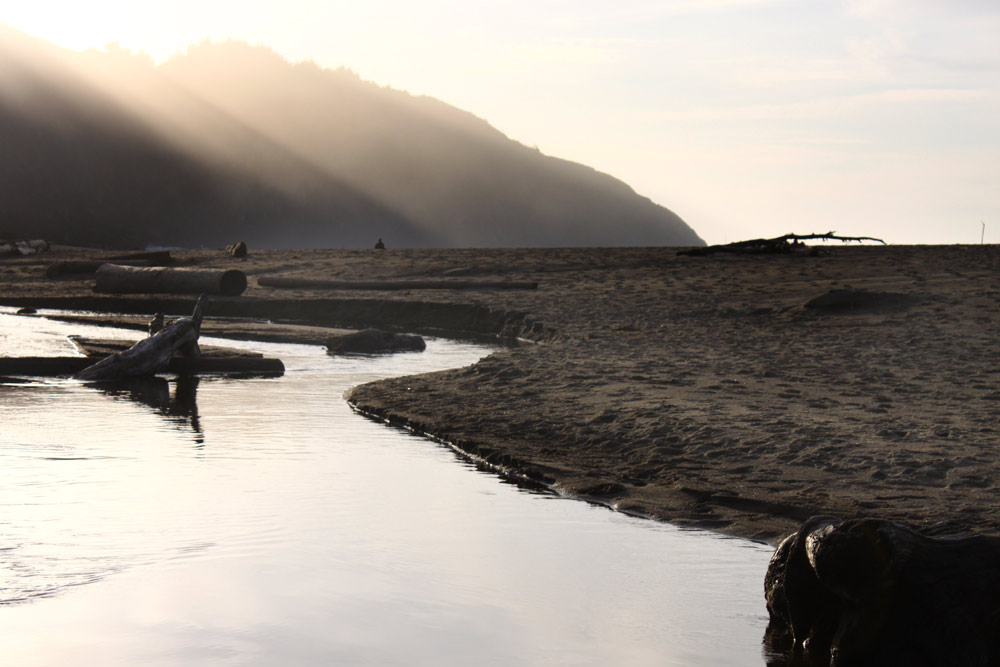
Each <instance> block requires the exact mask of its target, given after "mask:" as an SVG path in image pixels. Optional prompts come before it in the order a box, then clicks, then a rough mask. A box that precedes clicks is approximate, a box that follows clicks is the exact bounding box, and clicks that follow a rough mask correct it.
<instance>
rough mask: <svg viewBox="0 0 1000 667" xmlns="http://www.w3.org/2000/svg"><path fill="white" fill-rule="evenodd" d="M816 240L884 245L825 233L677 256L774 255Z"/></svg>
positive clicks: (787, 236) (680, 252) (752, 241)
mask: <svg viewBox="0 0 1000 667" xmlns="http://www.w3.org/2000/svg"><path fill="white" fill-rule="evenodd" d="M816 239H821V240H824V241H841V242H843V243H849V242H851V241H857V242H858V243H861V242H862V241H872V242H874V243H881V244H882V245H885V244H886V243H885V241H883V240H882V239H876V238H872V237H870V236H837V233H836V232H827V233H826V234H785V235H784V236H778V237H776V238H773V239H750V240H749V241H736V242H735V243H725V244H721V245H710V246H706V247H704V248H691V249H689V250H678V251H677V254H678V255H688V256H691V257H703V256H705V255H714V254H715V253H717V252H729V253H745V254H764V255H774V254H783V253H787V252H792V251H793V250H795V249H797V248H801V247H803V245H804V244H803V243H802V241H813V240H816Z"/></svg>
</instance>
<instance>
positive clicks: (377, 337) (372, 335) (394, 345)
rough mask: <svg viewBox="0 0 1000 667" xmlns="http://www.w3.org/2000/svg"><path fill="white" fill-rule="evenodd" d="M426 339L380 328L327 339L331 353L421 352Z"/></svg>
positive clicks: (327, 345) (327, 346) (328, 350)
mask: <svg viewBox="0 0 1000 667" xmlns="http://www.w3.org/2000/svg"><path fill="white" fill-rule="evenodd" d="M426 347H427V345H426V344H425V343H424V339H423V338H421V337H420V336H415V335H413V334H397V333H389V332H387V331H380V330H379V329H365V330H363V331H358V332H355V333H352V334H346V335H344V336H331V337H330V338H328V339H327V341H326V348H327V352H328V353H329V354H390V353H392V352H421V351H422V350H424V348H426Z"/></svg>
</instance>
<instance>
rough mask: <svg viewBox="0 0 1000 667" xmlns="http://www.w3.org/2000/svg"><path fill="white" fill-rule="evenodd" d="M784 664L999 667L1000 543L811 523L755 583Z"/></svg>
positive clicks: (769, 639) (861, 523)
mask: <svg viewBox="0 0 1000 667" xmlns="http://www.w3.org/2000/svg"><path fill="white" fill-rule="evenodd" d="M764 589H765V598H766V600H767V609H768V612H769V613H770V617H771V622H770V625H769V626H768V630H767V635H766V636H765V643H766V644H768V645H769V646H770V648H771V649H772V650H776V651H779V652H785V651H787V652H788V653H789V660H788V663H787V664H788V665H789V667H791V666H793V665H803V666H804V665H837V666H838V667H848V666H856V667H860V666H869V665H870V666H873V667H874V666H882V665H908V666H923V665H926V666H931V665H933V666H938V665H983V666H986V665H1000V538H996V537H985V536H972V537H941V538H934V537H928V536H927V535H923V534H921V533H919V532H917V531H915V530H913V529H911V528H908V527H906V526H903V525H900V524H897V523H891V522H889V521H881V520H876V519H856V520H849V521H843V522H842V521H839V520H838V519H835V518H833V517H813V518H811V519H809V520H808V521H806V522H805V523H804V524H803V525H802V527H801V528H800V529H799V531H798V532H797V533H795V534H793V535H791V536H789V537H788V538H786V539H785V540H784V541H783V542H782V543H781V545H780V546H779V547H778V549H777V551H776V552H775V554H774V556H773V557H772V559H771V562H770V564H769V565H768V569H767V575H766V577H765V582H764Z"/></svg>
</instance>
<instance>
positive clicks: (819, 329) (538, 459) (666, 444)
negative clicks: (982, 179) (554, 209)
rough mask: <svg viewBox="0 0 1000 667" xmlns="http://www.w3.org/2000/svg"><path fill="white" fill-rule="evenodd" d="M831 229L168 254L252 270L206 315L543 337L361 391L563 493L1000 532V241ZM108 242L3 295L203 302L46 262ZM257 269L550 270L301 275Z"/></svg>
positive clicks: (53, 300)
mask: <svg viewBox="0 0 1000 667" xmlns="http://www.w3.org/2000/svg"><path fill="white" fill-rule="evenodd" d="M819 250H820V252H819V253H806V252H803V253H796V254H792V255H782V256H761V255H758V256H723V255H716V256H712V257H678V256H676V254H675V250H674V249H667V248H647V249H557V250H546V249H537V250H536V249H533V250H398V251H397V250H389V251H385V252H376V251H337V250H329V251H273V252H253V250H252V249H251V256H250V258H249V259H248V260H247V261H245V262H240V261H239V260H235V259H232V258H230V257H228V256H226V255H224V254H223V253H221V252H207V251H205V252H179V253H175V254H176V255H177V257H178V258H179V259H180V260H181V261H182V262H185V263H190V264H193V265H198V266H211V267H220V268H238V269H241V270H243V271H245V272H246V273H247V274H248V276H249V278H250V281H249V282H250V287H249V288H248V289H247V291H246V293H245V294H244V295H243V296H240V297H218V298H213V300H212V302H211V303H210V308H209V310H208V315H209V316H213V315H227V316H243V317H264V318H268V319H274V320H290V321H294V322H297V323H300V324H301V323H311V324H316V325H322V326H326V327H334V326H347V327H350V326H364V325H368V324H375V325H379V326H394V327H395V328H398V329H401V330H404V329H405V330H418V331H424V332H426V333H439V334H444V335H453V336H467V337H468V336H477V337H491V336H492V337H495V336H496V335H498V334H502V335H503V336H505V337H507V338H521V339H527V340H532V341H535V343H536V344H530V345H522V346H518V347H511V348H506V349H503V350H501V351H499V352H497V353H495V354H493V355H491V356H489V357H487V358H486V359H484V360H482V361H481V362H479V363H478V364H475V365H473V366H470V367H468V368H463V369H458V370H452V371H445V372H441V373H432V374H428V375H422V376H411V377H406V378H399V379H395V380H385V381H381V382H377V383H373V384H369V385H364V386H361V387H357V388H355V389H354V390H352V392H351V393H350V396H349V398H350V400H351V402H352V403H353V404H355V405H356V406H357V407H358V408H359V409H361V410H363V411H365V412H368V413H372V414H377V415H379V416H382V417H384V418H388V419H391V420H393V421H395V422H396V423H401V424H405V425H409V426H411V427H413V428H416V429H418V430H421V431H423V432H426V433H429V434H432V435H434V436H435V437H438V438H440V439H443V440H447V441H449V442H452V443H453V444H455V445H456V446H458V447H460V448H462V449H464V450H466V451H468V452H470V453H472V454H473V455H475V456H478V457H481V458H483V459H485V460H486V461H488V462H490V463H492V464H495V465H498V466H502V467H506V468H508V469H510V470H512V471H514V472H515V473H516V474H518V475H522V476H524V477H527V478H529V479H532V480H535V481H538V482H541V483H544V484H546V485H549V486H551V487H553V488H556V489H558V490H559V491H561V492H564V493H567V494H570V495H575V496H580V497H584V498H589V499H592V500H595V501H598V502H603V503H606V504H609V505H612V506H614V507H617V508H619V509H621V510H624V511H629V512H633V513H637V514H641V515H646V516H650V517H652V518H656V519H662V520H669V521H672V522H675V523H679V524H687V525H697V526H703V527H709V528H714V529H717V530H721V531H724V532H729V533H733V534H738V535H742V536H747V537H753V538H756V539H763V540H770V541H773V540H774V539H775V538H776V537H778V536H779V535H781V534H783V533H785V532H788V531H790V530H791V529H792V528H793V527H794V526H795V525H796V524H797V523H798V522H799V521H801V520H802V519H804V518H805V517H807V516H809V515H811V514H816V513H831V514H837V515H841V516H845V517H847V516H859V515H864V516H877V517H881V518H887V519H893V520H901V521H906V522H909V523H913V524H916V525H919V526H928V525H932V524H944V525H945V526H946V527H947V528H949V529H952V530H975V531H981V532H997V531H998V529H1000V493H998V492H1000V489H998V484H1000V474H998V473H1000V459H998V457H997V456H996V455H995V449H996V448H997V446H998V445H1000V343H998V342H997V341H998V340H1000V247H997V246H985V247H980V246H941V247H905V246H900V247H888V248H882V247H859V246H853V247H852V246H840V245H829V246H820V247H819ZM92 256H95V253H94V252H91V251H73V250H61V251H56V252H55V253H47V254H46V255H39V256H37V257H34V258H23V259H18V260H8V261H6V262H4V263H3V264H0V294H2V295H3V298H2V299H0V301H2V303H5V304H16V305H36V306H46V305H48V306H50V307H56V306H59V307H78V308H87V309H95V310H103V311H114V312H134V313H144V312H153V310H155V309H160V308H165V309H167V310H168V311H170V310H171V309H173V310H174V311H176V312H178V313H183V312H186V311H187V310H189V309H190V306H189V305H186V304H190V303H193V297H176V296H171V297H167V298H163V297H159V296H149V297H146V296H128V297H126V296H120V297H119V296H107V295H95V294H94V293H93V292H92V291H91V285H92V282H88V281H87V280H86V279H79V278H72V279H66V278H60V279H55V280H52V279H47V278H46V277H45V275H44V268H45V266H46V265H47V264H48V263H49V262H51V261H55V260H56V259H65V258H72V259H75V258H77V257H81V258H86V257H92ZM258 275H274V276H284V277H293V278H306V279H317V280H376V279H390V280H406V279H449V278H464V279H469V278H481V279H484V280H519V281H537V282H538V283H539V287H538V289H537V290H476V291H467V290H409V291H407V290H393V291H385V292H378V291H373V292H356V291H352V292H346V291H339V292H338V291H320V290H315V289H313V290H305V289H298V290H287V289H278V288H264V287H259V286H258V285H257V284H256V281H255V279H254V278H255V276H258ZM816 297H824V298H823V299H820V300H815V299H816ZM810 302H811V303H810ZM805 304H809V307H806V305H805Z"/></svg>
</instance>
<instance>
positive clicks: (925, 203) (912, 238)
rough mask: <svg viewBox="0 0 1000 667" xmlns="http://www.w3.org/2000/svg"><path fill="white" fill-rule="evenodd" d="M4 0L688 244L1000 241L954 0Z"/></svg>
mask: <svg viewBox="0 0 1000 667" xmlns="http://www.w3.org/2000/svg"><path fill="white" fill-rule="evenodd" d="M939 5H940V3H934V2H930V1H929V0H846V1H845V2H838V3H829V4H827V5H825V6H823V7H817V6H812V5H810V6H800V5H799V4H796V3H792V2H788V1H784V0H710V1H706V2H699V3H694V2H689V1H688V0H683V1H679V0H675V1H667V2H657V3H651V2H648V1H644V0H628V1H627V2H624V3H616V4H615V6H614V7H605V6H603V5H602V4H600V3H596V2H585V3H582V4H581V3H573V4H570V3H566V2H548V3H542V4H538V5H536V4H532V3H520V2H516V3H513V4H511V3H505V4H503V5H496V6H494V5H488V6H468V5H465V4H459V3H453V2H446V1H436V2H431V3H423V4H421V5H419V6H414V5H408V4H404V3H398V2H392V1H389V0H384V1H382V2H375V3H368V4H366V5H364V6H354V5H349V4H347V3H340V2H332V3H323V4H322V5H320V4H317V3H311V2H307V1H305V0H293V1H290V2H288V3H284V4H283V5H281V6H280V7H278V6H274V7H268V8H266V9H265V8H260V9H257V8H254V7H249V8H248V7H247V6H245V5H237V4H236V3H231V2H199V3H194V2H188V1H186V0H185V1H182V2H176V3H170V6H169V7H167V6H166V5H159V6H157V7H156V8H151V7H144V6H140V5H136V4H135V3H126V2H122V1H116V0H100V1H97V2H93V3H88V4H86V5H76V4H69V3H63V2H45V1H40V2H36V3H30V4H29V3H23V4H22V5H20V6H12V7H6V8H5V9H4V10H3V12H2V13H0V23H6V24H8V25H10V26H11V27H13V28H15V29H17V30H22V31H24V32H26V33H28V34H31V35H34V36H37V37H40V38H42V39H46V40H49V41H52V42H54V43H57V44H59V45H61V46H64V47H66V48H71V49H75V50H83V49H89V48H98V49H102V48H104V47H105V45H107V44H109V43H113V42H116V43H118V44H120V45H121V47H124V48H127V49H130V50H132V51H141V52H144V53H147V54H149V56H150V57H151V58H152V59H153V60H155V61H157V62H163V61H165V60H166V59H167V58H168V57H169V56H170V55H172V54H173V53H177V52H183V51H185V50H186V49H187V48H188V46H189V45H192V44H197V43H200V42H201V41H203V40H205V39H211V40H214V41H224V40H226V39H230V38H231V39H236V40H242V41H247V42H249V43H256V44H261V45H265V46H268V47H269V48H271V49H273V50H275V51H276V52H277V53H279V54H281V55H282V56H284V57H286V58H289V59H292V60H312V61H314V62H315V63H316V64H318V65H320V66H321V67H324V68H329V69H336V68H339V67H346V68H348V69H350V70H352V71H354V72H356V73H357V74H358V75H359V76H360V77H361V78H362V79H364V80H368V81H373V82H375V83H377V84H379V85H383V86H388V87H392V88H395V89H402V90H406V91H407V92H410V93H412V94H414V95H428V96H431V97H434V98H437V99H440V100H441V101H443V102H446V103H448V104H451V105H455V106H457V107H459V108H461V109H464V110H467V111H469V112H470V113H472V114H474V115H475V116H478V117H480V118H483V119H485V120H486V121H487V122H489V123H490V124H491V125H493V126H494V127H496V128H497V129H498V130H500V131H501V132H503V133H504V134H506V135H507V136H508V137H510V138H511V139H514V140H516V141H519V142H521V143H523V144H526V145H529V146H532V145H535V146H537V147H538V148H539V149H540V150H541V151H542V152H543V153H545V154H547V155H552V156H556V157H559V158H564V159H567V160H572V161H575V162H580V163H582V164H586V165H588V166H590V167H593V168H594V169H597V170H598V171H601V172H605V173H608V174H611V175H612V176H614V177H616V178H619V179H621V180H623V181H624V182H626V183H628V184H629V185H630V186H632V187H633V188H634V189H635V190H636V192H638V193H639V194H640V195H643V196H646V197H649V198H650V199H652V200H653V201H654V202H656V203H658V204H661V205H663V206H666V207H668V208H670V209H671V210H673V211H675V212H676V213H677V214H678V215H680V216H681V217H682V218H683V219H684V220H685V221H687V222H688V224H690V225H691V227H693V228H694V230H695V231H696V232H697V233H698V234H699V235H700V236H701V237H702V238H703V239H705V240H706V241H707V242H708V243H721V242H725V241H734V240H739V239H744V238H754V237H765V236H777V235H780V234H783V233H787V232H798V233H809V232H826V231H830V230H835V231H837V232H838V233H840V234H844V235H851V236H854V235H865V236H876V237H881V238H884V239H885V240H886V241H888V242H891V243H978V242H979V240H980V233H981V231H982V226H981V224H982V223H985V240H986V242H992V243H997V242H1000V215H998V214H1000V200H998V197H997V194H996V192H997V189H996V183H995V177H992V175H993V174H995V173H997V168H998V167H1000V90H998V88H1000V86H998V84H997V82H998V81H1000V43H998V41H997V40H996V39H995V35H996V34H998V32H1000V6H997V5H995V3H991V2H989V1H988V0H961V1H958V2H954V3H949V4H948V5H947V6H944V5H940V6H939Z"/></svg>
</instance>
